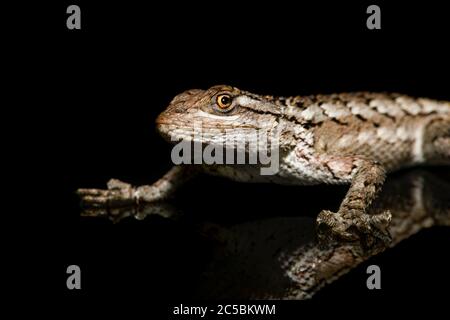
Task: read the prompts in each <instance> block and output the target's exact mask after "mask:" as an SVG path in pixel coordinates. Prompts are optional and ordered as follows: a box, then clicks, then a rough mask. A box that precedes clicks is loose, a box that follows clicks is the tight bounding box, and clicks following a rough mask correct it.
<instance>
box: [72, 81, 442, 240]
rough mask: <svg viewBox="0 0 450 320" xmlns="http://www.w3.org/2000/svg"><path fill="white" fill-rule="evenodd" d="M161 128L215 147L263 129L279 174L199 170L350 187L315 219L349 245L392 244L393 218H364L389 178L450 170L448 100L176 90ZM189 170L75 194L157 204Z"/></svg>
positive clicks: (255, 169) (170, 135)
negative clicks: (401, 172)
mask: <svg viewBox="0 0 450 320" xmlns="http://www.w3.org/2000/svg"><path fill="white" fill-rule="evenodd" d="M156 123H157V129H158V131H159V132H160V133H161V135H162V136H163V137H165V138H166V139H167V140H170V141H172V142H177V141H180V140H188V141H193V142H201V143H202V144H203V145H218V144H223V143H224V142H225V141H227V139H233V140H234V141H240V140H246V139H247V138H249V134H250V132H251V131H252V130H258V131H262V132H264V133H266V134H267V137H268V139H267V141H266V142H264V143H266V147H268V146H269V145H271V144H274V143H275V142H276V143H277V144H278V146H279V154H280V156H279V170H278V172H276V174H274V175H261V174H260V173H259V168H260V167H261V165H259V164H256V165H225V164H224V165H222V164H220V165H202V166H196V167H197V169H198V168H201V169H200V171H204V172H207V173H209V174H216V175H221V176H225V177H228V178H231V179H234V180H237V181H244V182H274V183H281V184H293V185H296V184H297V185H308V184H320V183H327V184H350V188H349V191H348V193H347V195H346V197H345V198H344V200H343V201H342V204H341V206H340V208H339V211H338V212H337V213H333V212H330V211H326V210H324V211H322V212H321V213H320V214H319V215H318V218H317V221H318V226H319V230H320V231H321V232H320V234H322V235H326V236H327V237H328V236H333V237H337V238H340V239H345V240H357V239H362V238H367V237H373V236H374V237H376V238H381V239H382V240H384V241H385V240H386V239H387V238H388V236H387V231H386V228H387V226H388V224H389V221H390V219H391V215H390V213H389V212H388V211H384V212H381V213H379V214H375V215H374V214H370V215H369V214H368V213H366V212H367V209H368V208H369V206H370V204H371V203H372V201H373V200H374V198H375V197H376V196H377V194H378V192H379V190H380V188H381V186H382V184H383V181H384V178H385V173H386V172H390V171H394V170H398V169H401V168H405V167H409V166H415V165H423V164H426V165H436V164H438V165H448V164H450V103H449V102H445V101H435V100H430V99H423V98H419V99H415V98H411V97H409V96H405V95H400V94H388V93H385V94H381V93H368V92H359V93H343V94H330V95H315V96H298V97H287V98H285V97H273V96H261V95H256V94H252V93H249V92H246V91H241V90H239V89H237V88H234V87H230V86H214V87H212V88H210V89H208V90H188V91H186V92H184V93H182V94H179V95H178V96H176V97H175V98H174V99H173V100H172V102H171V103H170V105H169V106H168V108H167V109H166V110H165V111H164V112H162V113H161V114H160V116H159V117H158V118H157V120H156ZM199 127H200V128H201V131H202V134H201V135H198V132H197V131H198V130H199V129H198V128H199ZM275 140H276V141H275ZM249 148H250V147H249ZM248 151H250V152H251V151H253V150H248ZM189 167H192V166H175V167H174V168H173V169H172V170H170V171H169V172H168V173H167V174H166V175H165V176H164V177H163V178H161V179H160V180H159V181H157V182H156V183H155V184H153V185H151V186H141V187H137V188H133V187H131V186H130V185H128V184H125V183H123V182H120V181H118V180H111V181H110V182H109V183H108V190H97V189H80V190H79V194H80V195H81V196H82V198H83V201H84V202H85V203H87V204H88V205H93V206H116V205H123V204H125V203H130V202H136V201H146V202H152V201H156V200H160V199H164V198H165V197H167V196H168V195H170V194H171V193H172V192H173V190H175V189H176V187H177V186H178V185H180V184H181V183H182V182H183V181H185V180H186V178H188V177H189V176H190V174H191V173H192V172H193V171H192V170H191V169H190V168H189ZM197 171H199V170H197Z"/></svg>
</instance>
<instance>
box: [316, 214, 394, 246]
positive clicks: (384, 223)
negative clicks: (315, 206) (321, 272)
mask: <svg viewBox="0 0 450 320" xmlns="http://www.w3.org/2000/svg"><path fill="white" fill-rule="evenodd" d="M391 217H392V216H391V213H390V212H389V211H384V212H382V213H380V214H376V215H369V214H366V213H362V214H361V213H356V212H355V213H350V214H348V215H342V214H341V213H334V212H331V211H328V210H323V211H322V212H320V213H319V215H318V216H317V227H318V238H319V242H320V243H322V244H324V243H326V242H329V241H330V240H331V239H334V240H337V241H339V242H353V241H357V240H359V241H360V242H361V246H362V247H363V248H366V249H370V248H374V247H376V246H378V245H379V244H380V243H381V244H382V246H386V245H387V244H389V243H390V241H391V237H390V235H389V232H388V230H387V228H388V226H389V223H390V221H391Z"/></svg>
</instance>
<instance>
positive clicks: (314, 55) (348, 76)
mask: <svg viewBox="0 0 450 320" xmlns="http://www.w3.org/2000/svg"><path fill="white" fill-rule="evenodd" d="M69 4H78V5H80V7H81V11H82V18H81V19H82V30H67V29H66V18H67V14H66V13H65V11H66V8H67V6H68V5H69ZM369 4H372V3H370V2H364V1H363V2H360V3H358V4H351V3H347V4H343V3H339V4H336V3H334V4H333V3H324V2H314V4H304V3H303V2H301V3H300V4H298V3H297V4H293V2H291V1H289V2H288V1H276V2H274V3H262V2H261V3H260V2H257V3H253V4H251V3H247V4H245V5H244V4H243V3H241V2H237V1H227V2H214V3H204V4H200V3H186V2H184V3H181V4H180V3H175V2H164V3H163V4H161V3H160V4H156V3H153V2H151V3H150V2H147V3H146V4H143V3H139V4H138V3H137V2H136V3H131V2H128V1H122V2H119V1H118V2H111V1H105V2H98V1H96V2H95V4H94V3H93V2H92V1H91V2H88V1H74V2H67V1H60V2H58V3H56V2H55V4H49V3H47V4H45V5H44V4H42V5H39V6H36V8H34V7H33V9H31V7H29V8H28V10H26V9H24V10H23V11H21V12H22V13H23V19H27V20H28V22H29V23H31V25H32V27H30V28H29V29H28V30H27V31H26V32H28V33H27V35H28V36H29V37H27V38H26V40H25V38H16V39H15V40H16V41H17V42H18V43H21V44H25V45H26V49H24V51H22V53H23V54H24V55H23V57H21V65H22V66H23V69H22V70H23V72H22V73H21V74H20V76H19V77H18V79H15V80H17V83H18V84H20V86H22V87H24V88H25V87H27V88H30V89H29V90H27V91H26V93H23V94H22V95H20V96H18V97H17V98H18V101H19V102H22V101H23V104H22V105H23V112H24V114H23V119H24V122H26V123H27V124H28V123H29V124H30V128H33V131H34V134H35V135H36V136H35V137H38V141H39V143H33V144H32V145H31V146H29V147H27V152H28V154H29V157H28V158H27V159H26V160H25V161H28V162H30V161H29V160H30V159H32V162H33V165H36V168H37V169H36V170H35V171H38V173H41V174H42V176H43V177H44V178H42V179H41V180H40V183H39V184H37V185H34V186H35V187H36V188H37V189H40V190H38V191H44V194H45V198H43V200H42V198H41V201H39V202H37V203H36V205H35V206H34V209H33V211H32V212H31V215H33V216H34V218H35V219H36V222H37V223H38V224H35V223H34V220H28V222H24V223H23V225H21V229H22V230H21V231H23V232H24V233H25V234H27V236H29V237H30V239H32V240H31V241H30V243H29V246H28V247H29V248H30V249H31V250H28V251H26V252H23V253H21V255H22V256H26V258H27V261H30V263H31V262H33V261H36V260H37V261H39V265H40V266H41V267H42V272H43V273H40V275H39V276H36V275H35V274H34V275H30V274H28V273H26V272H25V275H24V277H25V278H26V279H30V278H34V279H32V280H40V281H39V283H40V284H39V285H36V286H35V287H34V289H36V290H37V293H36V294H35V295H34V296H33V297H34V299H36V298H39V297H40V296H42V297H45V299H46V301H47V302H49V301H51V304H52V305H62V306H64V307H66V308H67V309H66V310H70V312H76V311H77V312H80V313H81V314H84V313H85V310H87V307H95V309H96V310H97V311H99V312H108V311H111V310H115V309H116V308H118V307H119V306H120V307H123V308H124V309H126V310H128V311H129V312H133V311H136V310H138V311H143V312H145V314H146V317H150V318H151V315H153V314H154V313H158V314H161V315H166V314H167V313H168V310H169V306H170V305H172V304H176V303H179V302H187V301H190V295H189V294H190V290H191V288H192V286H195V283H196V277H197V276H198V273H199V271H201V268H202V266H204V263H205V262H206V261H207V259H208V252H209V251H208V250H209V249H210V248H209V247H208V245H207V243H206V242H205V241H204V240H203V239H202V238H201V237H200V236H198V235H197V234H195V233H194V232H193V231H192V230H191V229H190V228H189V226H190V224H191V222H195V221H202V220H211V221H214V222H218V223H222V224H224V225H232V224H234V223H237V222H240V221H250V220H252V219H257V218H259V217H261V216H263V217H268V216H277V215H283V216H295V214H296V210H297V209H296V208H298V206H302V207H305V208H308V209H307V210H306V211H308V212H311V216H314V215H315V214H316V213H317V212H319V210H320V209H321V208H323V207H329V208H333V207H336V206H337V205H338V204H339V201H340V199H341V197H342V195H343V194H344V192H345V188H344V189H343V188H339V187H312V188H284V187H279V186H269V185H264V186H259V185H240V184H236V183H232V182H229V181H225V180H222V179H216V178H201V179H199V180H198V181H196V182H193V183H192V184H190V186H189V187H188V188H185V189H184V190H183V191H182V192H181V193H182V195H180V200H179V201H180V202H184V203H185V204H188V206H191V207H189V208H191V209H190V210H188V211H190V212H191V218H187V221H188V223H186V224H177V223H174V222H172V221H166V220H163V219H158V218H149V219H146V220H145V221H135V220H133V219H128V220H126V221H123V222H121V223H119V224H116V225H113V224H111V223H110V222H109V221H106V220H103V219H88V218H81V217H80V216H79V206H78V202H77V198H76V196H75V195H74V191H75V190H76V189H77V188H79V187H97V188H103V187H104V186H105V183H106V181H107V180H108V179H109V178H111V177H114V178H119V179H121V180H124V181H127V182H130V183H133V184H144V183H151V182H152V181H154V180H155V179H157V178H158V177H160V176H161V175H162V174H163V173H164V172H165V171H166V170H168V169H169V168H170V146H169V145H167V144H166V143H165V142H163V140H162V139H161V138H160V137H159V136H158V135H157V133H156V132H155V129H154V120H155V117H156V116H157V115H158V113H159V112H161V111H162V110H163V109H164V108H165V107H166V106H167V104H168V103H169V101H170V100H171V99H172V98H173V97H174V96H175V95H176V94H178V93H180V92H182V91H183V90H187V89H191V88H207V87H209V86H211V85H215V84H230V85H234V86H237V87H239V88H242V89H245V90H249V91H252V92H255V93H265V94H274V95H301V94H314V93H331V92H339V91H357V90H368V91H397V92H402V93H406V94H411V95H414V96H428V97H432V98H436V99H445V100H450V90H449V88H450V86H449V75H450V62H449V52H448V45H447V42H448V38H449V31H450V26H449V24H450V23H449V21H450V19H449V14H448V11H446V10H445V8H444V7H443V6H442V5H438V4H436V3H432V2H428V1H427V2H422V3H417V4H411V3H409V2H404V3H397V5H394V4H392V3H389V4H388V3H384V2H383V3H380V2H378V4H379V5H380V6H381V9H382V29H381V30H372V31H371V30H367V28H366V18H367V14H366V13H365V10H366V8H367V6H368V5H369ZM36 12H39V15H36V14H34V13H36ZM29 14H30V15H29ZM29 16H32V18H30V19H29ZM25 17H26V18H25ZM19 22H20V21H19ZM19 22H16V23H17V24H19ZM30 101H32V103H30ZM21 110H22V109H21ZM299 193H301V194H302V197H299V196H298V194H299ZM262 199H264V201H266V203H264V208H265V210H261V211H258V210H259V209H258V208H260V207H261V206H256V209H255V208H254V207H252V206H251V205H250V204H251V203H254V202H256V201H261V200H262ZM244 202H245V203H244ZM227 203H228V205H227ZM249 203H250V204H249ZM201 207H207V208H214V209H213V210H200V209H199V208H201ZM217 207H219V208H217ZM208 211H209V213H210V215H209V216H208V215H207V213H208ZM211 215H212V216H211ZM31 221H33V222H31ZM448 248H450V241H449V237H448V230H445V229H439V228H435V229H432V230H426V231H423V232H421V233H420V234H418V235H416V236H414V237H413V238H411V239H409V240H407V241H405V242H403V243H401V244H400V245H399V246H398V247H396V248H394V249H392V250H389V251H387V252H385V253H383V254H381V255H379V256H377V257H374V258H372V259H370V260H369V261H368V262H366V263H364V264H363V265H362V266H360V267H358V268H357V269H355V270H354V271H352V272H351V273H350V274H348V275H346V276H344V277H342V278H341V279H340V280H339V281H337V282H335V283H333V284H332V285H330V286H328V287H326V288H325V289H323V291H321V292H319V293H318V294H317V296H316V297H315V298H314V300H313V301H310V302H307V303H302V302H296V303H295V304H282V305H281V307H282V308H285V309H284V310H285V313H287V311H286V310H289V311H290V312H296V313H298V314H305V313H311V312H315V313H318V314H323V313H333V314H335V313H340V312H342V313H344V314H346V315H350V316H351V315H352V314H354V315H355V316H358V315H359V313H354V312H353V311H351V310H352V309H351V308H352V306H353V304H354V302H355V301H356V302H357V304H358V305H362V306H364V307H365V308H366V310H371V311H370V312H371V313H372V312H374V313H376V314H378V313H380V314H384V312H385V311H384V310H385V308H388V307H393V306H395V307H397V308H398V309H399V310H400V311H402V312H403V311H404V312H407V311H409V312H411V313H412V312H415V310H418V309H426V310H434V311H439V306H440V307H441V308H442V309H444V307H445V305H443V304H442V303H441V301H442V300H444V301H445V299H446V298H448V294H447V291H448V288H449V287H450V282H449V275H448V273H449V271H448V270H450V268H449V267H450V266H449V262H448V261H447V252H448ZM70 264H77V265H79V266H80V267H81V270H82V287H83V288H82V290H80V291H69V290H67V289H66V286H65V281H66V276H67V275H66V273H65V271H66V267H67V266H68V265H70ZM369 264H378V265H379V266H380V267H381V270H382V277H383V278H382V285H383V289H382V290H380V291H369V290H367V288H366V287H365V279H366V277H367V275H366V274H365V270H366V267H367V265H369ZM36 278H37V279H36ZM32 280H30V281H32ZM26 282H27V283H29V282H28V281H26ZM19 289H20V290H22V292H30V289H29V287H28V286H26V285H24V286H23V287H20V288H19ZM33 292H34V291H33ZM44 292H45V295H43V293H44ZM44 305H45V304H44ZM431 305H434V307H433V308H432V307H431Z"/></svg>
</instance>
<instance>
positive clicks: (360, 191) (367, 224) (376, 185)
mask: <svg viewBox="0 0 450 320" xmlns="http://www.w3.org/2000/svg"><path fill="white" fill-rule="evenodd" d="M326 166H327V168H328V170H330V171H331V173H332V174H333V177H339V175H342V174H344V175H346V174H348V173H349V174H350V176H351V184H350V188H349V190H348V192H347V194H346V196H345V198H344V200H343V201H342V203H341V205H340V207H339V211H338V212H337V213H333V212H331V211H328V210H323V211H322V212H320V214H319V215H318V217H317V224H318V230H319V237H322V238H324V237H325V238H327V237H329V236H331V237H333V238H339V239H343V240H346V241H353V240H358V239H359V240H361V241H365V242H366V243H365V245H371V243H368V242H369V240H374V239H379V240H382V241H383V242H384V243H386V242H389V241H390V237H389V233H388V231H387V227H388V226H389V223H390V220H391V214H390V212H389V211H384V212H382V213H379V214H375V215H371V214H368V213H367V212H368V208H369V206H370V205H371V203H372V201H373V200H374V199H375V198H376V196H377V194H378V193H379V191H380V189H381V187H382V185H383V182H384V179H385V176H386V173H385V170H384V168H383V167H382V166H381V165H380V164H378V163H376V162H374V161H370V160H366V159H361V158H355V157H342V158H336V157H332V158H331V159H329V161H328V162H327V163H326ZM349 170H351V172H350V171H349Z"/></svg>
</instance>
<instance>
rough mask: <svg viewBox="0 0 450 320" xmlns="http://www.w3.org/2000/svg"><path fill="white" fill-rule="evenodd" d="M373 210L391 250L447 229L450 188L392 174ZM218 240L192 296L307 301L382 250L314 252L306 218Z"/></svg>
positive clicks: (228, 233) (249, 227)
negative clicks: (381, 217)
mask: <svg viewBox="0 0 450 320" xmlns="http://www.w3.org/2000/svg"><path fill="white" fill-rule="evenodd" d="M449 177H450V176H449V175H448V176H447V178H449ZM374 206H375V208H372V209H371V210H380V209H381V210H386V209H389V210H390V211H391V212H392V222H391V227H390V233H391V235H392V242H391V243H390V244H389V246H390V247H393V246H395V245H397V244H398V243H399V242H400V241H402V240H404V239H406V238H408V237H410V236H411V235H413V234H415V233H416V232H418V231H420V230H422V229H425V228H428V227H432V226H450V184H449V183H448V182H447V181H445V180H443V179H440V177H439V178H438V176H437V175H435V174H432V173H430V172H428V171H425V170H417V169H415V170H412V171H408V172H404V173H401V174H396V175H395V176H392V177H389V178H388V179H387V181H386V185H385V187H383V190H382V192H381V193H380V196H379V197H378V198H377V200H376V201H375V202H374ZM223 234H224V238H225V241H223V243H225V244H226V246H225V247H223V246H219V247H218V250H217V253H216V254H215V255H214V256H213V259H212V261H211V262H210V264H209V266H208V268H207V270H206V273H205V277H204V278H203V279H204V281H203V282H202V283H201V284H200V287H199V289H198V290H197V294H198V295H199V297H200V298H207V297H209V298H211V297H214V298H217V299H248V298H256V299H267V298H270V299H306V298H310V297H311V296H312V295H314V294H315V293H316V292H317V291H318V290H320V289H321V288H322V287H324V286H325V285H326V284H328V283H330V282H333V281H334V280H336V279H338V278H339V277H340V276H341V275H343V274H345V273H347V272H348V271H350V270H351V269H353V268H355V267H356V266H357V265H359V264H360V263H362V262H363V261H364V260H366V259H368V258H369V257H370V256H372V255H375V254H377V253H379V252H380V250H383V249H384V248H383V247H378V248H375V249H373V250H369V251H366V254H364V255H361V254H360V252H359V250H360V248H359V246H355V245H354V244H351V243H339V242H333V241H330V242H328V243H327V244H326V245H322V246H319V245H318V244H317V242H316V238H315V228H314V221H312V219H311V218H309V217H298V218H295V217H277V218H270V219H265V220H259V221H251V222H247V223H244V224H238V225H235V226H233V227H231V228H228V229H225V230H224V231H223ZM443 250H444V249H443Z"/></svg>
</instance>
